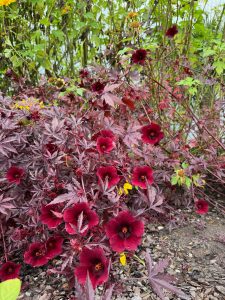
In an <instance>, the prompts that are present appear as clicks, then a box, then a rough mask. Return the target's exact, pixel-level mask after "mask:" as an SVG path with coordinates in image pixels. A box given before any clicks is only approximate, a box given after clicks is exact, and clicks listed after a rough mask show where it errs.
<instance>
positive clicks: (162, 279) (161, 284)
mask: <svg viewBox="0 0 225 300" xmlns="http://www.w3.org/2000/svg"><path fill="white" fill-rule="evenodd" d="M145 259H146V264H147V267H148V280H149V283H150V285H151V287H152V289H153V291H154V292H155V293H156V294H157V295H158V296H159V298H160V299H161V300H164V299H165V297H164V294H163V292H162V288H164V289H167V290H169V291H171V292H173V293H175V294H176V295H178V296H179V297H181V298H182V299H189V297H188V296H187V295H186V294H185V293H183V292H182V291H181V290H180V289H178V288H177V287H175V286H174V285H172V284H171V283H170V282H169V281H174V277H171V276H167V275H168V274H164V273H163V272H164V269H165V268H166V267H167V266H168V263H169V260H168V259H162V260H160V261H159V262H158V263H157V264H156V265H155V266H154V267H153V262H152V259H151V255H150V253H149V251H147V252H146V255H145ZM163 275H165V276H163Z"/></svg>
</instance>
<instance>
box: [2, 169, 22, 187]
mask: <svg viewBox="0 0 225 300" xmlns="http://www.w3.org/2000/svg"><path fill="white" fill-rule="evenodd" d="M24 173H25V171H24V169H22V168H19V167H16V166H13V167H10V168H9V169H8V171H7V173H6V178H7V180H8V182H10V183H15V184H20V181H21V179H22V178H23V176H24Z"/></svg>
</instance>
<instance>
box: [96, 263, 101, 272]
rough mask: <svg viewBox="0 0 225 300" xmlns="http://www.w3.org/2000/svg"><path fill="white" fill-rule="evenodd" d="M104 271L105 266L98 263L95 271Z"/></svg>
mask: <svg viewBox="0 0 225 300" xmlns="http://www.w3.org/2000/svg"><path fill="white" fill-rule="evenodd" d="M102 269H103V264H102V263H97V264H96V265H95V271H97V272H98V271H100V270H102Z"/></svg>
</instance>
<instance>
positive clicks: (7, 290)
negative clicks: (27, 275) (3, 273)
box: [0, 278, 21, 300]
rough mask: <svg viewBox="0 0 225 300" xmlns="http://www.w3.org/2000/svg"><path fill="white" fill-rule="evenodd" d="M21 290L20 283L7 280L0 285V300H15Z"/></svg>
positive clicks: (16, 280)
mask: <svg viewBox="0 0 225 300" xmlns="http://www.w3.org/2000/svg"><path fill="white" fill-rule="evenodd" d="M20 289H21V281H20V280H19V279H18V278H16V279H9V280H6V281H3V282H1V283H0V300H16V299H17V297H18V296H19V293H20Z"/></svg>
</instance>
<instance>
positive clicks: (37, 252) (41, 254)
mask: <svg viewBox="0 0 225 300" xmlns="http://www.w3.org/2000/svg"><path fill="white" fill-rule="evenodd" d="M44 255H45V252H44V250H41V249H40V250H38V251H36V252H35V256H37V257H39V256H44Z"/></svg>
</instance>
